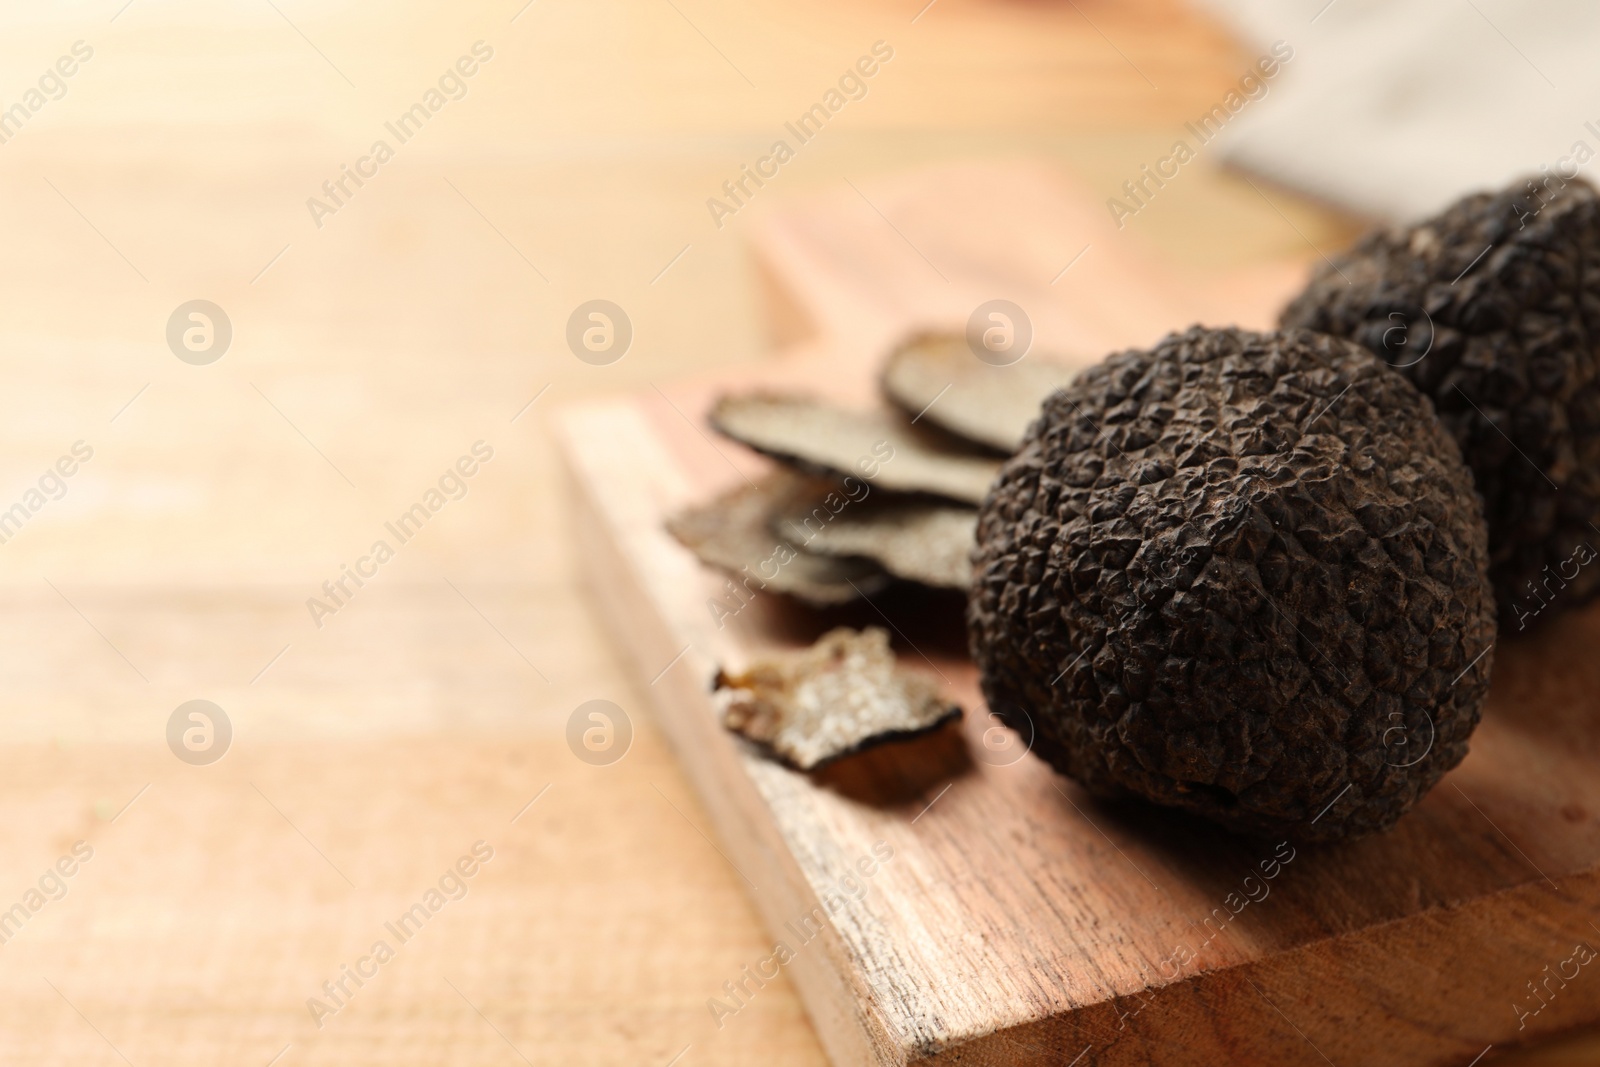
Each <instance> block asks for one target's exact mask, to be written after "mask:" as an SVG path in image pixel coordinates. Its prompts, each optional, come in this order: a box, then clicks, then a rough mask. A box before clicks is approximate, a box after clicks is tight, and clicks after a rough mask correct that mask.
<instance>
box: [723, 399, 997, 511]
mask: <svg viewBox="0 0 1600 1067" xmlns="http://www.w3.org/2000/svg"><path fill="white" fill-rule="evenodd" d="M710 418H711V425H712V426H713V427H714V428H715V429H716V430H717V431H718V432H719V433H722V434H725V435H726V436H728V437H731V438H733V439H734V440H735V441H738V442H740V443H741V444H744V445H748V446H749V447H751V448H753V449H755V450H756V451H757V452H762V453H765V454H766V455H769V456H773V457H774V458H777V459H780V460H783V461H785V462H788V463H792V464H795V465H797V466H799V467H800V468H802V469H804V470H807V471H810V472H813V473H816V474H823V475H832V476H835V477H857V478H865V479H866V480H868V481H870V482H871V483H872V484H873V485H874V486H878V487H880V488H883V489H889V490H894V491H896V492H902V493H930V494H932V495H934V496H942V497H945V498H946V499H949V500H959V501H961V502H962V503H965V504H977V503H979V502H980V501H981V500H983V495H984V493H985V492H987V491H988V489H989V483H990V482H992V481H993V480H994V476H995V474H997V473H998V472H999V470H1000V461H999V460H998V459H995V458H993V457H992V456H989V455H986V454H980V453H978V452H976V451H974V450H973V449H971V448H970V447H968V446H966V445H965V444H964V443H963V442H957V441H953V440H950V439H948V437H947V435H945V434H943V433H941V432H939V431H936V430H932V429H926V430H925V429H923V428H922V427H920V426H913V425H911V424H910V423H909V422H908V421H907V420H906V419H904V418H902V417H901V416H900V415H899V414H897V413H896V414H891V413H889V412H883V411H852V410H850V409H848V408H838V407H834V406H832V405H830V404H827V403H825V402H823V401H821V400H816V399H814V398H811V397H806V396H795V395H781V394H772V393H755V394H747V395H743V396H725V397H723V398H722V399H720V400H718V401H717V403H716V404H715V405H714V406H713V407H712V409H711V416H710Z"/></svg>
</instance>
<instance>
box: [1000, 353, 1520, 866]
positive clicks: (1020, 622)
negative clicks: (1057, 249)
mask: <svg viewBox="0 0 1600 1067" xmlns="http://www.w3.org/2000/svg"><path fill="white" fill-rule="evenodd" d="M973 569H974V578H973V588H972V592H971V594H970V595H969V598H968V623H969V627H968V633H969V638H970V641H971V644H972V650H973V656H974V658H975V659H976V660H977V663H978V667H979V670H980V681H981V684H982V687H983V693H984V696H985V698H986V699H987V700H988V702H989V706H990V708H991V709H992V710H993V711H995V712H996V713H997V714H999V715H1000V716H1001V717H1002V718H1004V719H1007V720H1008V721H1010V722H1011V723H1013V724H1014V725H1016V726H1017V727H1018V728H1019V731H1020V732H1023V733H1027V732H1028V731H1029V730H1030V729H1031V730H1032V731H1033V736H1034V738H1035V750H1036V751H1037V752H1038V753H1039V755H1040V756H1042V757H1043V758H1045V759H1046V760H1048V761H1049V762H1050V763H1051V764H1052V765H1053V766H1055V767H1056V768H1057V769H1058V770H1060V771H1062V772H1064V773H1066V774H1068V775H1070V776H1072V777H1073V778H1075V779H1077V780H1078V781H1079V782H1081V783H1083V785H1084V786H1085V787H1087V788H1088V789H1089V790H1090V791H1091V792H1093V793H1097V794H1100V795H1103V796H1117V795H1122V794H1135V795H1137V796H1141V797H1145V798H1147V799H1149V800H1153V801H1155V802H1157V803H1160V804H1167V805H1171V806H1173V807H1178V808H1185V809H1188V810H1189V811H1192V812H1195V813H1197V814H1199V815H1202V816H1205V817H1207V818H1210V819H1214V820H1216V821H1217V822H1220V823H1222V824H1224V825H1226V826H1229V827H1232V828H1234V829H1236V830H1240V831H1245V832H1249V833H1260V834H1272V835H1289V836H1292V837H1294V838H1295V839H1297V840H1316V839H1331V838H1340V837H1350V836H1354V835H1357V834H1363V833H1368V832H1371V831H1374V830H1382V829H1386V828H1387V827H1389V826H1391V825H1393V824H1394V822H1395V820H1396V819H1398V818H1399V817H1400V816H1401V815H1402V814H1403V813H1404V812H1405V811H1407V810H1408V809H1409V808H1410V807H1411V806H1412V805H1413V804H1415V803H1416V802H1417V800H1418V799H1419V798H1420V797H1421V796H1422V795H1423V794H1424V793H1426V792H1427V791H1428V789H1430V788H1431V787H1432V786H1433V785H1434V784H1435V783H1436V782H1438V780H1439V779H1440V778H1441V777H1442V776H1443V775H1444V773H1445V772H1446V771H1448V770H1449V769H1450V768H1452V767H1454V766H1455V765H1456V764H1458V763H1459V762H1460V761H1461V759H1462V757H1463V756H1465V755H1466V752H1467V738H1468V737H1469V736H1470V735H1471V733H1472V731H1473V728H1474V727H1475V726H1476V725H1477V723H1478V717H1479V714H1480V712H1481V710H1482V707H1483V701H1484V697H1485V695H1486V693H1487V692H1488V688H1489V670H1490V666H1491V661H1492V659H1493V654H1492V652H1490V651H1489V650H1490V648H1491V647H1492V644H1493V641H1494V636H1495V628H1494V600H1493V594H1492V592H1491V589H1490V585H1489V579H1488V550H1487V545H1486V535H1485V531H1484V525H1483V515H1482V511H1481V510H1480V506H1479V501H1478V497H1477V494H1476V493H1474V492H1473V488H1472V478H1471V475H1470V473H1469V472H1468V471H1467V469H1466V467H1465V465H1464V464H1463V463H1462V462H1461V456H1460V452H1459V450H1458V449H1457V448H1456V444H1455V442H1454V440H1452V439H1451V437H1450V436H1449V434H1447V433H1446V432H1445V430H1444V428H1443V427H1442V426H1440V424H1439V421H1438V420H1437V419H1436V418H1435V417H1434V415H1433V411H1432V408H1431V405H1429V403H1428V402H1427V400H1426V399H1425V398H1424V397H1423V396H1422V395H1421V394H1420V393H1418V392H1417V391H1416V389H1414V388H1412V386H1411V385H1410V383H1408V382H1407V381H1405V379H1403V378H1401V377H1400V375H1398V374H1396V373H1395V372H1394V371H1392V370H1389V369H1388V368H1386V367H1384V366H1383V365H1382V364H1381V363H1380V362H1378V361H1377V360H1376V359H1375V358H1374V357H1373V355H1372V353H1370V352H1368V351H1367V350H1366V349H1364V348H1362V347H1360V346H1359V345H1356V344H1354V343H1352V342H1349V341H1344V340H1340V339H1338V338H1334V337H1329V336H1326V335H1323V334H1314V333H1311V332H1309V331H1287V332H1283V333H1251V332H1246V331H1243V330H1237V329H1226V330H1207V329H1201V328H1199V327H1194V328H1192V329H1190V330H1189V331H1188V332H1186V333H1183V334H1173V335H1171V336H1169V337H1167V338H1166V339H1165V340H1164V341H1162V342H1161V343H1160V344H1158V345H1157V346H1156V347H1155V348H1154V349H1152V350H1150V351H1131V352H1124V353H1121V354H1119V355H1114V356H1111V357H1110V358H1108V359H1107V360H1106V361H1105V362H1104V363H1102V364H1101V365H1099V366H1097V367H1094V368H1092V369H1090V370H1088V371H1085V372H1084V373H1083V375H1081V376H1080V377H1079V378H1078V380H1077V381H1076V382H1074V383H1073V384H1072V385H1071V386H1070V387H1068V388H1067V389H1064V390H1062V391H1061V392H1058V393H1056V394H1055V395H1054V396H1052V397H1051V398H1050V399H1049V400H1047V401H1046V402H1045V405H1044V410H1043V413H1042V414H1041V416H1040V418H1039V420H1038V421H1037V422H1035V423H1034V425H1033V427H1032V428H1031V429H1030V430H1029V431H1028V438H1027V440H1026V441H1025V442H1024V444H1023V446H1022V449H1021V451H1019V452H1018V453H1017V454H1016V455H1015V456H1013V457H1012V458H1011V459H1010V460H1009V461H1008V462H1007V463H1006V466H1005V469H1004V470H1003V471H1002V472H1001V474H1000V478H999V480H998V481H997V482H996V483H995V487H994V491H993V492H992V493H991V494H990V496H989V499H988V500H987V501H986V502H985V503H984V506H983V508H982V509H981V511H980V514H979V518H978V546H977V549H976V550H975V552H974V556H973ZM1430 739H1431V747H1429V744H1428V742H1429V740H1430ZM1419 750H1421V751H1423V752H1424V753H1425V754H1424V755H1422V756H1420V757H1419V756H1418V755H1417V753H1418V751H1419Z"/></svg>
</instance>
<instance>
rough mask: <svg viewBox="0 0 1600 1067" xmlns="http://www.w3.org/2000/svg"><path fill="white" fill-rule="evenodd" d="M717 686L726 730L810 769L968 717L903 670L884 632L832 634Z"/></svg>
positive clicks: (721, 677)
mask: <svg viewBox="0 0 1600 1067" xmlns="http://www.w3.org/2000/svg"><path fill="white" fill-rule="evenodd" d="M714 685H715V688H716V689H717V690H718V691H720V692H723V693H725V694H726V696H725V697H724V699H725V701H726V706H725V709H724V712H723V725H724V726H726V727H727V728H728V729H729V730H732V731H733V732H734V733H737V734H740V735H742V736H744V737H746V738H749V739H750V740H751V741H754V742H756V743H757V744H758V745H760V746H761V747H762V748H763V749H765V750H766V751H768V752H769V753H771V754H772V755H773V756H775V757H776V758H777V759H779V760H780V761H781V762H783V763H786V764H788V765H789V766H791V767H795V768H798V769H799V770H802V771H810V770H815V769H816V768H818V767H821V766H823V765H824V764H826V763H829V762H831V761H832V760H836V759H838V758H839V757H840V756H845V755H848V754H850V753H852V752H859V751H861V750H862V749H864V748H870V747H872V746H873V745H881V744H884V743H885V742H889V741H902V740H906V739H909V738H912V737H916V736H918V735H921V734H925V733H928V732H929V731H932V730H936V729H938V728H939V727H940V726H942V725H944V724H945V723H947V722H950V721H951V720H952V719H957V718H960V717H961V708H960V707H959V706H958V705H955V704H951V703H949V702H948V701H945V700H942V699H940V697H939V693H938V689H939V686H938V684H937V683H936V682H934V681H933V680H932V679H930V678H927V677H925V676H923V675H921V674H916V673H913V672H910V671H904V670H901V669H900V668H899V667H898V666H896V664H895V658H894V653H893V652H892V651H890V649H889V635H888V633H887V632H885V631H884V630H881V629H879V628H878V627H869V628H868V629H865V630H851V629H849V628H848V627H840V628H838V629H836V630H830V631H828V632H827V633H825V634H823V635H822V636H821V637H820V638H818V639H817V642H816V644H814V645H812V646H811V647H810V648H808V649H806V650H804V651H803V652H797V653H791V654H789V655H784V656H780V657H774V658H773V659H770V660H764V661H762V662H759V663H756V664H754V665H752V666H751V667H750V669H749V670H746V671H743V672H741V673H739V674H727V673H725V672H722V671H718V672H717V677H716V681H715V683H714Z"/></svg>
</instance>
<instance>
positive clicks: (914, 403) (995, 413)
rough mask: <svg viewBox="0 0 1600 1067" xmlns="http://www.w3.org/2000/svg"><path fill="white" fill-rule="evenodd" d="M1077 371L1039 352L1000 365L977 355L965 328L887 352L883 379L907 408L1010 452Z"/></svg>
mask: <svg viewBox="0 0 1600 1067" xmlns="http://www.w3.org/2000/svg"><path fill="white" fill-rule="evenodd" d="M1077 373H1078V372H1077V371H1076V370H1074V369H1073V368H1071V367H1068V366H1066V365H1064V364H1061V363H1054V362H1051V361H1049V360H1045V359H1037V358H1029V359H1025V360H1023V361H1021V362H1020V363H1013V364H1011V365H1010V366H1006V367H996V366H993V365H991V364H988V363H985V362H983V361H982V360H980V359H978V358H977V357H976V356H974V355H973V354H972V349H970V348H968V347H967V339H966V337H964V336H963V335H961V334H924V335H922V336H920V337H915V338H912V339H911V340H910V341H908V342H906V343H905V344H903V345H901V346H900V347H899V348H898V349H896V350H895V351H894V352H893V354H891V355H890V356H889V361H888V363H887V364H885V365H884V368H883V377H882V378H881V379H880V382H879V384H880V386H881V387H882V389H883V394H884V396H886V397H887V398H888V399H889V400H890V402H892V403H894V404H896V405H897V406H899V407H900V408H902V409H903V410H905V411H906V412H907V413H909V414H911V415H913V416H916V415H920V416H921V417H922V418H923V419H924V420H925V421H927V422H931V423H933V424H934V425H935V426H938V427H940V428H941V429H944V430H948V431H950V432H951V433H953V434H956V435H957V436H959V437H963V438H966V439H967V440H968V441H973V442H976V443H977V444H980V445H984V446H985V447H988V448H993V449H995V450H997V451H1000V452H1004V453H1006V454H1008V455H1009V454H1010V453H1012V452H1015V451H1016V450H1017V446H1018V445H1020V444H1022V436H1023V434H1025V433H1026V432H1027V430H1028V424H1029V423H1030V422H1032V421H1033V420H1034V419H1035V418H1037V417H1038V415H1039V405H1041V404H1043V403H1044V398H1045V397H1047V396H1049V395H1050V394H1051V393H1053V392H1055V391H1056V390H1057V389H1060V388H1061V387H1062V386H1064V385H1066V384H1068V383H1069V382H1071V381H1072V379H1073V377H1074V376H1075V375H1076V374H1077Z"/></svg>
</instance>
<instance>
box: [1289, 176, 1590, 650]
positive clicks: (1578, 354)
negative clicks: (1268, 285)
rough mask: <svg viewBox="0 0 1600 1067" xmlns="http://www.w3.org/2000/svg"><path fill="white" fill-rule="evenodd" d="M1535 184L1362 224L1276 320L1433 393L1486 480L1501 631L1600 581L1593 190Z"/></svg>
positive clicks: (1552, 610) (1482, 485)
mask: <svg viewBox="0 0 1600 1067" xmlns="http://www.w3.org/2000/svg"><path fill="white" fill-rule="evenodd" d="M1532 184H1533V183H1523V184H1521V185H1518V186H1514V187H1512V188H1510V189H1507V190H1504V191H1502V192H1499V193H1494V194H1488V193H1483V194H1479V195H1476V196H1469V197H1467V198H1465V199H1463V200H1460V201H1458V202H1457V203H1456V204H1454V205H1453V206H1452V207H1450V208H1449V209H1448V210H1446V211H1445V212H1444V213H1443V214H1441V215H1439V216H1438V217H1437V218H1433V219H1430V220H1428V221H1427V222H1423V223H1421V224H1419V225H1417V226H1414V227H1412V228H1410V229H1408V230H1401V231H1389V232H1378V233H1374V234H1372V235H1370V236H1368V237H1366V238H1365V239H1364V240H1363V241H1362V242H1361V243H1360V244H1359V245H1357V247H1356V248H1355V249H1354V250H1353V251H1352V252H1350V253H1349V254H1348V255H1346V256H1344V257H1342V258H1341V259H1338V260H1336V261H1335V262H1334V265H1332V266H1325V267H1323V268H1322V269H1320V270H1319V271H1318V272H1317V273H1316V274H1315V275H1314V276H1313V278H1312V281H1311V283H1310V285H1309V286H1308V287H1307V288H1306V290H1305V292H1303V293H1302V294H1301V295H1300V296H1299V297H1297V298H1296V299H1295V300H1294V301H1293V302H1292V303H1291V304H1290V305H1289V307H1288V309H1287V310H1286V311H1285V312H1284V314H1283V319H1282V323H1283V325H1284V326H1285V327H1306V328H1309V329H1313V330H1320V331H1323V332H1325V333H1332V334H1336V335H1338V336H1340V337H1348V338H1350V339H1351V340H1354V341H1359V342H1361V343H1362V344H1364V345H1366V346H1367V347H1368V348H1370V349H1372V350H1373V352H1374V353H1376V354H1377V355H1378V357H1379V358H1380V359H1382V360H1384V361H1385V362H1387V363H1389V364H1390V365H1391V366H1393V367H1395V368H1396V369H1397V370H1399V371H1400V372H1401V373H1402V374H1404V375H1405V376H1406V377H1408V378H1410V379H1411V380H1412V381H1413V382H1415V383H1416V384H1417V386H1418V387H1419V388H1420V389H1421V390H1422V391H1423V392H1425V393H1427V394H1428V396H1429V397H1431V398H1432V400H1433V403H1434V407H1435V408H1436V409H1437V411H1438V413H1439V418H1440V419H1441V421H1443V422H1444V424H1445V426H1446V428H1447V429H1449V430H1450V432H1451V433H1452V434H1454V435H1455V438H1456V440H1457V441H1458V442H1459V443H1460V445H1461V451H1462V454H1463V455H1464V456H1465V458H1466V461H1467V465H1468V466H1469V467H1471V468H1472V472H1473V475H1474V477H1475V479H1476V481H1477V486H1478V491H1479V492H1480V493H1481V494H1483V498H1484V513H1485V516H1486V517H1487V519H1488V521H1489V561H1490V562H1489V577H1490V579H1491V580H1492V581H1493V582H1494V588H1495V596H1496V599H1497V600H1498V601H1499V604H1500V625H1501V627H1502V628H1503V629H1504V630H1506V631H1507V632H1509V633H1517V632H1520V631H1522V630H1525V629H1527V628H1529V627H1531V626H1532V625H1533V624H1534V623H1535V622H1536V621H1537V622H1540V623H1543V622H1544V621H1546V620H1548V619H1549V618H1551V617H1552V616H1554V615H1556V614H1558V613H1559V612H1560V611H1562V610H1564V609H1566V608H1571V607H1576V606H1577V605H1579V604H1581V603H1583V602H1584V601H1585V600H1588V599H1590V598H1592V597H1594V596H1595V595H1596V594H1600V566H1591V565H1590V564H1592V563H1593V562H1594V561H1595V559H1596V550H1597V548H1600V531H1597V530H1596V526H1597V525H1600V351H1597V344H1600V333H1597V330H1600V197H1597V196H1596V193H1595V190H1594V188H1593V187H1592V186H1590V185H1589V184H1588V183H1586V182H1583V181H1581V180H1573V181H1567V182H1562V180H1561V179H1560V178H1552V179H1551V180H1550V182H1549V183H1547V184H1539V185H1538V186H1535V187H1534V188H1533V189H1530V186H1531V185H1532Z"/></svg>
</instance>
